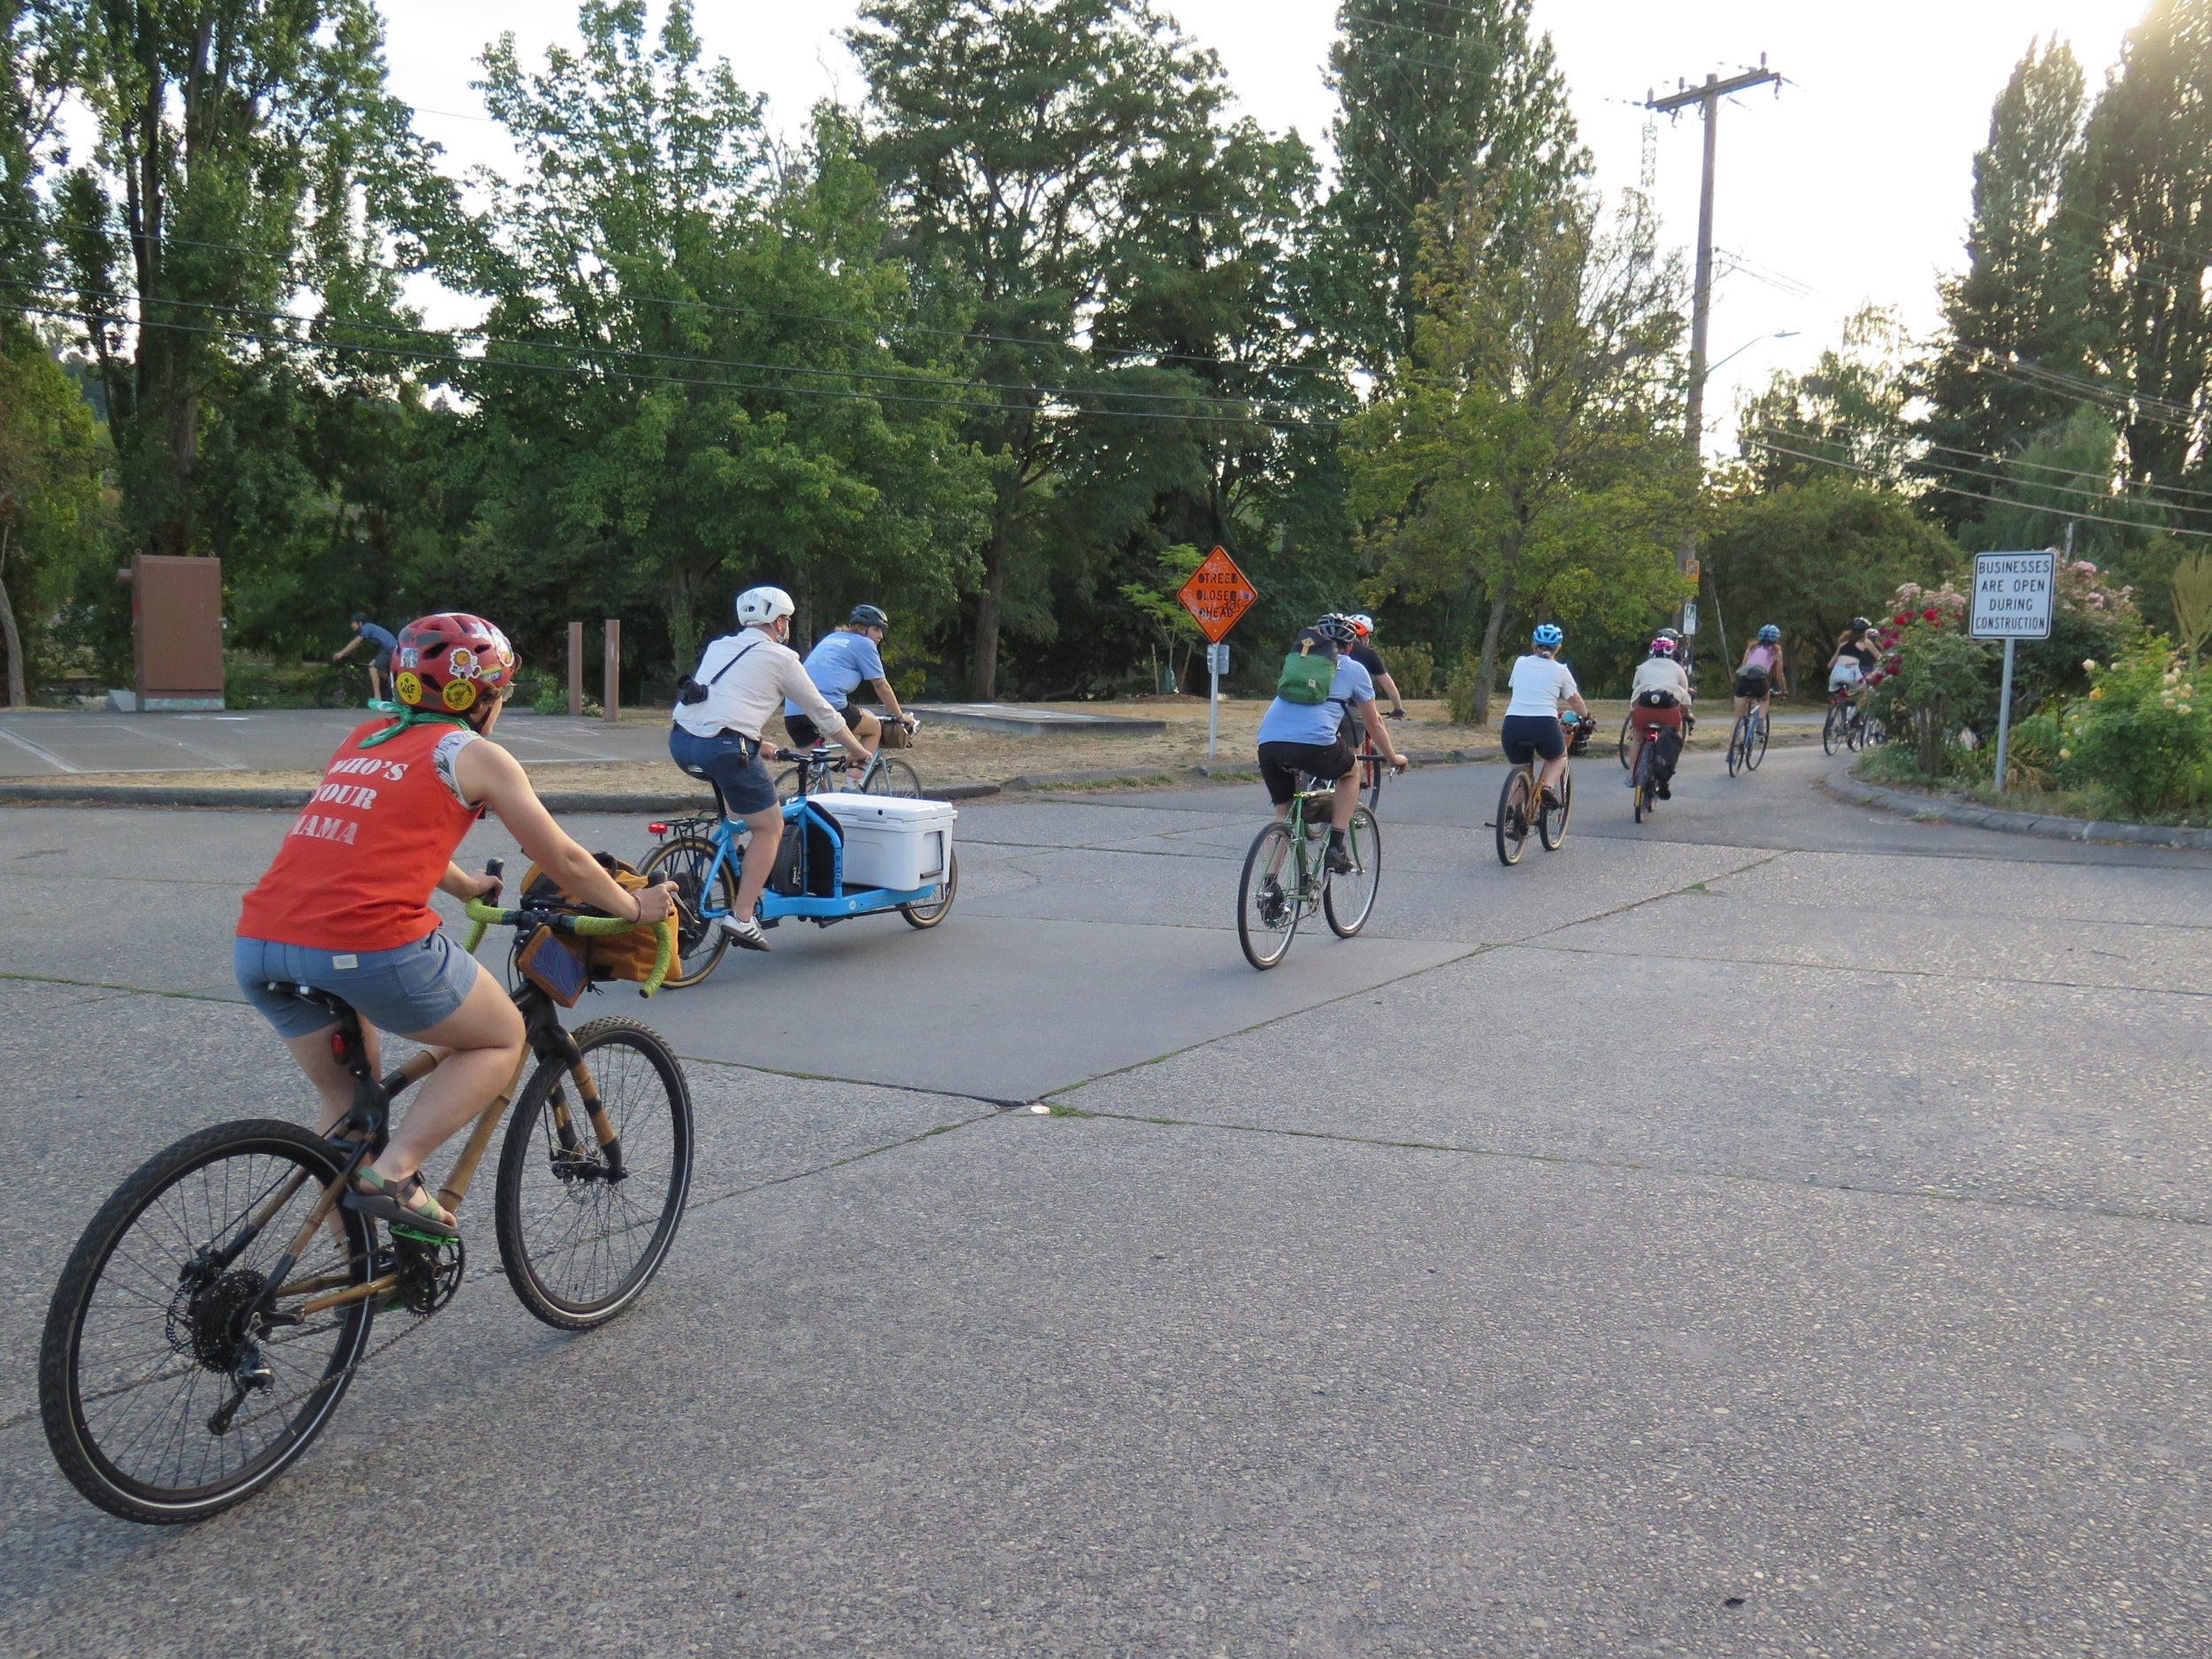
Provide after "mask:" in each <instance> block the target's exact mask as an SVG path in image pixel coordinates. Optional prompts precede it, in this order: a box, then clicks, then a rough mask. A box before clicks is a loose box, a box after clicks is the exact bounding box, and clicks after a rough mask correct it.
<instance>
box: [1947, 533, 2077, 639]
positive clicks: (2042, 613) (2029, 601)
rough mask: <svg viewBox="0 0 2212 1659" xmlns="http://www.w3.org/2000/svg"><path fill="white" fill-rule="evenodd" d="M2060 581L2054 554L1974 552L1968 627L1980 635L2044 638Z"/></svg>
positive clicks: (2051, 550) (2053, 551) (1978, 636)
mask: <svg viewBox="0 0 2212 1659" xmlns="http://www.w3.org/2000/svg"><path fill="white" fill-rule="evenodd" d="M2057 586H2058V554H2057V553H2056V552H2055V550H2054V549H2049V548H2046V549H2043V550H2042V551H2041V552H2039V553H1977V554H1976V555H1974V603H1973V609H1972V612H1971V614H1970V616H1969V618H1968V619H1967V625H1966V631H1967V632H1968V633H1969V634H1972V635H1973V636H1974V637H1975V638H1976V639H1978V640H2047V639H2049V638H2050V637H2051V602H2052V598H2053V595H2054V594H2055V591H2056V589H2057Z"/></svg>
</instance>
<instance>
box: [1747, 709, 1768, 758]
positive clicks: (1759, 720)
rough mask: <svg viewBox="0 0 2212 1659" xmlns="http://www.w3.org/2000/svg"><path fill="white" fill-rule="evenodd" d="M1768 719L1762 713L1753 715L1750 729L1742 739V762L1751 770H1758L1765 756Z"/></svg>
mask: <svg viewBox="0 0 2212 1659" xmlns="http://www.w3.org/2000/svg"><path fill="white" fill-rule="evenodd" d="M1767 731H1768V721H1767V718H1766V716H1764V715H1759V716H1757V717H1755V718H1754V719H1753V721H1752V723H1751V730H1750V732H1749V733H1747V735H1746V737H1745V739H1744V755H1743V764H1745V765H1746V766H1747V767H1748V768H1749V769H1750V770H1751V771H1753V772H1756V771H1758V770H1759V763H1760V762H1761V761H1763V760H1764V759H1765V758H1766V757H1767Z"/></svg>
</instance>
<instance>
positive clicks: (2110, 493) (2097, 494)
mask: <svg viewBox="0 0 2212 1659" xmlns="http://www.w3.org/2000/svg"><path fill="white" fill-rule="evenodd" d="M1750 430H1751V431H1752V432H1753V433H1754V434H1758V433H1772V434H1778V435H1780V436H1782V437H1786V438H1797V439H1799V440H1801V442H1819V440H1818V439H1817V438H1816V437H1815V436H1814V435H1813V434H1809V433H1801V432H1793V431H1791V430H1789V429H1788V428H1787V427H1781V426H1758V427H1753V428H1750ZM1823 458H1824V459H1826V458H1830V457H1823ZM1839 465H1856V464H1855V463H1839ZM1946 470H1947V472H1950V473H1951V474H1953V475H1954V476H1959V477H1966V478H1978V479H1980V480H1983V481H1984V482H1985V483H1990V484H1997V485H2004V486H2009V487H2011V488H2030V489H2045V490H2053V491H2055V492H2057V493H2058V494H2061V495H2079V496H2081V497H2083V498H2084V499H2085V500H2087V501H2101V502H2112V503H2118V502H2124V501H2125V502H2135V503H2140V504H2141V505H2143V506H2146V507H2158V508H2167V507H2170V508H2172V509H2174V510H2175V511H2179V512H2190V511H2203V509H2201V508H2190V507H2186V506H2184V505H2182V503H2178V502H2161V501H2154V500H2152V499H2150V498H2148V497H2147V496H2142V495H2131V494H2129V493H2128V492H2127V491H2125V490H2115V489H2112V488H2105V489H2089V488H2085V487H2083V486H2081V485H2079V484H2057V483H2044V482H2039V481H2038V480H2034V479H2019V478H2008V477H2007V476H2006V475H2005V474H2004V473H2002V472H1983V471H1981V470H1980V469H1978V468H1976V467H1970V466H1959V465H1949V466H1947V469H1946ZM1870 472H1871V474H1872V475H1873V476H1876V477H1879V476H1881V474H1880V473H1879V472H1874V471H1873V470H1872V469H1870ZM2082 476H2083V477H2094V476H2095V474H2093V473H2084V474H2082ZM2011 504H2012V505H2014V506H2016V507H2025V508H2031V509H2032V508H2034V507H2035V506H2036V503H2033V502H2026V501H2020V500H2017V499H2013V500H2012V501H2011ZM2050 511H2070V510H2069V509H2066V508H2055V509H2051V510H2050ZM2139 527H2140V528H2143V529H2156V528H2158V527H2159V526H2155V525H2148V524H2146V525H2142V526H2139Z"/></svg>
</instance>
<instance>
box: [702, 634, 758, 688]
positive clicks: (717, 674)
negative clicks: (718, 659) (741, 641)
mask: <svg viewBox="0 0 2212 1659" xmlns="http://www.w3.org/2000/svg"><path fill="white" fill-rule="evenodd" d="M759 643H760V641H758V640H755V641H753V643H752V645H748V646H747V647H746V648H745V650H744V651H737V652H733V654H732V655H731V657H730V660H729V661H728V662H726V663H725V664H722V666H721V667H719V668H718V669H716V670H715V671H714V678H713V679H712V680H709V681H707V684H709V685H710V686H712V685H716V684H718V683H719V682H720V680H721V679H722V676H723V675H725V674H726V673H728V672H730V670H732V669H733V668H735V667H736V666H737V664H738V659H739V658H740V657H743V656H744V655H745V651H749V650H751V649H753V647H754V646H757V645H758V644H759ZM701 660H702V662H703V661H704V660H705V653H703V652H702V653H701Z"/></svg>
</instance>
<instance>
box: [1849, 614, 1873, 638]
mask: <svg viewBox="0 0 2212 1659" xmlns="http://www.w3.org/2000/svg"><path fill="white" fill-rule="evenodd" d="M1872 626H1874V625H1873V624H1872V623H1871V622H1869V621H1868V620H1867V619H1866V618H1864V617H1853V618H1851V632H1852V633H1854V634H1864V633H1865V632H1866V631H1867V630H1868V629H1869V628H1870V627H1872Z"/></svg>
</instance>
